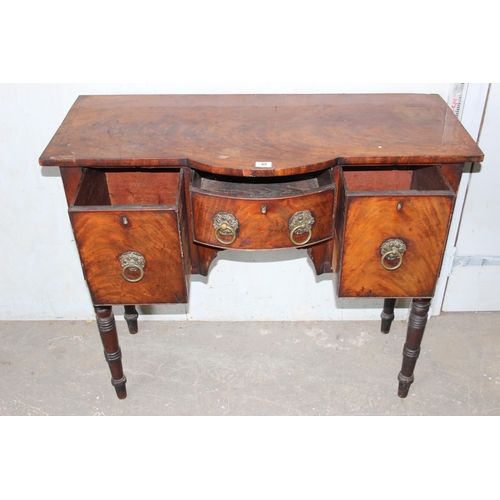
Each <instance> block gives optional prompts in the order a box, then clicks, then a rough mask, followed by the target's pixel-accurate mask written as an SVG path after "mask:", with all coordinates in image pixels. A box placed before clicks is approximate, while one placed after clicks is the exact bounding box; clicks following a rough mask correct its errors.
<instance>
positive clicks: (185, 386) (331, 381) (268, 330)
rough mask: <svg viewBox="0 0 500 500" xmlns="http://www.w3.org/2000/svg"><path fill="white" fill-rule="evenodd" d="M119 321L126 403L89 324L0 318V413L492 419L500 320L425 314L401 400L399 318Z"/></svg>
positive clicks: (498, 388)
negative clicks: (384, 327)
mask: <svg viewBox="0 0 500 500" xmlns="http://www.w3.org/2000/svg"><path fill="white" fill-rule="evenodd" d="M117 324H118V330H119V336H120V344H121V348H122V352H123V364H124V370H125V374H126V376H127V379H128V383H127V390H128V397H127V399H125V400H123V401H120V400H118V399H117V398H116V396H115V393H114V389H113V387H112V386H111V383H110V374H109V371H108V368H107V365H106V362H105V360H104V356H103V353H102V346H101V343H100V340H99V335H98V333H97V328H96V323H95V321H93V322H85V321H81V322H78V321H75V322H70V321H59V322H44V321H39V322H0V339H1V346H2V348H1V354H0V414H1V415H500V313H447V314H443V315H441V316H439V317H434V318H431V319H430V320H429V322H428V324H427V329H426V333H425V336H424V341H423V344H422V352H421V354H420V359H419V360H418V363H417V368H416V371H415V382H414V384H413V385H412V387H411V389H410V393H409V395H408V398H406V399H400V398H398V397H397V374H398V372H399V369H400V365H401V352H402V349H403V344H404V338H405V334H406V323H405V322H401V321H399V322H397V321H396V322H394V324H393V326H392V331H391V333H389V334H388V335H384V334H381V333H380V332H379V324H378V322H371V321H345V322H304V323H302V322H300V323H286V322H265V323H264V322H234V323H227V322H224V323H222V322H221V323H213V322H160V321H146V320H145V321H141V318H139V333H138V334H137V335H130V334H129V333H128V331H127V328H126V325H125V323H124V322H122V321H119V322H117Z"/></svg>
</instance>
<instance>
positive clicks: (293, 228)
mask: <svg viewBox="0 0 500 500" xmlns="http://www.w3.org/2000/svg"><path fill="white" fill-rule="evenodd" d="M314 222H315V221H314V217H313V215H312V213H311V212H309V210H302V211H300V212H295V213H294V214H293V216H292V217H291V218H290V220H289V221H288V229H290V241H291V242H292V243H293V244H294V245H295V246H298V247H300V246H304V245H305V244H307V243H309V241H310V239H311V238H312V227H313V225H314ZM305 233H308V235H307V238H306V239H305V240H304V241H297V240H296V239H295V236H297V235H298V234H305Z"/></svg>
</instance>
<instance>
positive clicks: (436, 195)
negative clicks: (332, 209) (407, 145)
mask: <svg viewBox="0 0 500 500" xmlns="http://www.w3.org/2000/svg"><path fill="white" fill-rule="evenodd" d="M340 178H341V182H340V184H341V186H340V188H339V189H340V191H339V209H338V213H339V218H338V220H337V226H336V244H337V245H339V248H340V266H339V287H338V291H339V296H340V297H432V296H433V294H434V289H435V285H436V281H437V278H438V274H439V270H440V267H441V262H442V259H443V253H444V249H445V245H446V239H447V235H448V228H449V224H450V218H451V214H452V209H453V204H454V200H455V193H454V191H453V190H452V188H451V187H450V185H449V183H448V181H447V180H446V178H445V177H444V176H443V174H442V172H441V167H439V166H429V167H409V168H403V169H401V168H398V169H377V170H370V169H351V170H347V169H344V170H343V171H342V172H341V175H340Z"/></svg>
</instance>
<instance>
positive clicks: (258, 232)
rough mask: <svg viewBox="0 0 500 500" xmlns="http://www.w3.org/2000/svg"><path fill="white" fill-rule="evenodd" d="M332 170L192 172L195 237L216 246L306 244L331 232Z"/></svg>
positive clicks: (246, 247)
mask: <svg viewBox="0 0 500 500" xmlns="http://www.w3.org/2000/svg"><path fill="white" fill-rule="evenodd" d="M334 190H335V184H334V182H333V177H332V172H331V170H330V169H329V170H325V171H322V172H316V173H312V174H307V175H300V176H293V177H272V178H270V177H264V178H254V177H253V178H246V177H245V178H243V177H225V176H214V175H211V174H206V173H202V172H194V174H193V179H192V182H191V207H192V212H193V221H194V240H195V241H196V242H197V243H201V244H205V245H210V246H213V247H217V248H233V249H239V250H267V249H281V248H297V247H307V246H310V245H314V244H316V243H320V242H322V241H325V240H328V239H329V238H332V236H333V200H334Z"/></svg>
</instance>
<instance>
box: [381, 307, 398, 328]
mask: <svg viewBox="0 0 500 500" xmlns="http://www.w3.org/2000/svg"><path fill="white" fill-rule="evenodd" d="M395 305H396V299H385V300H384V310H383V311H382V314H381V315H380V317H381V318H382V323H381V325H380V331H381V332H382V333H389V331H390V329H391V325H392V321H393V320H394V307H395Z"/></svg>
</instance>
